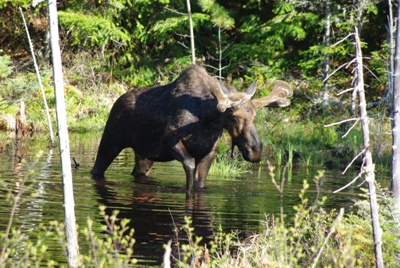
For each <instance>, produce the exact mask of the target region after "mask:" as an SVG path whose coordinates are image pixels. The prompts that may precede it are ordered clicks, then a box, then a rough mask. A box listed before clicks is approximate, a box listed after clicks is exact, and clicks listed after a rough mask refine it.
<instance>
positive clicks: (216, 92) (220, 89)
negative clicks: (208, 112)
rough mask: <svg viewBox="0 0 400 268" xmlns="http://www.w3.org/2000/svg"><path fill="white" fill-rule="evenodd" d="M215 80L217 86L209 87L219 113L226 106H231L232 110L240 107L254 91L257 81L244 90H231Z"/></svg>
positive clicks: (223, 110) (226, 107)
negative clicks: (216, 102)
mask: <svg viewBox="0 0 400 268" xmlns="http://www.w3.org/2000/svg"><path fill="white" fill-rule="evenodd" d="M217 81H218V83H217V86H215V87H211V94H212V95H213V96H214V98H216V99H217V101H218V105H217V109H218V111H220V112H221V113H223V112H225V110H226V109H228V108H233V109H234V110H238V109H240V108H241V107H242V106H243V105H244V104H245V103H246V102H247V101H249V100H250V99H251V97H253V95H254V93H255V92H256V85H257V82H254V83H253V84H251V85H250V87H249V88H248V89H247V90H246V92H232V91H231V90H229V89H228V88H226V87H225V85H224V84H223V83H222V82H221V81H219V80H217Z"/></svg>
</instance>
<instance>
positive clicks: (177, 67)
mask: <svg viewBox="0 0 400 268" xmlns="http://www.w3.org/2000/svg"><path fill="white" fill-rule="evenodd" d="M18 7H24V9H23V10H24V16H25V17H26V19H27V22H28V28H29V32H30V35H31V39H32V43H33V47H34V52H35V55H36V57H37V60H38V63H39V66H40V69H41V76H42V79H43V83H44V87H45V92H46V96H47V98H48V102H49V105H50V107H54V104H55V99H54V93H53V88H52V84H51V71H50V70H51V69H50V66H51V62H50V47H49V38H48V23H47V7H46V3H44V2H42V3H39V4H38V5H36V6H35V7H34V6H33V5H31V1H25V0H24V1H21V0H12V1H9V0H1V1H0V11H1V12H0V53H1V54H0V79H1V80H0V88H1V90H0V109H1V113H0V129H9V130H10V129H13V128H14V126H15V121H14V118H15V114H16V113H17V112H18V110H19V109H20V103H21V101H24V103H25V104H26V111H27V112H26V114H27V125H30V128H31V130H33V131H46V129H47V126H46V123H45V120H43V118H44V114H43V111H44V108H43V104H42V103H43V102H42V101H41V100H40V99H41V97H40V92H39V90H38V84H37V79H36V76H35V74H34V65H33V61H32V57H31V56H30V51H29V42H28V39H27V37H26V33H25V29H24V26H23V24H22V18H21V14H20V13H19V10H18ZM58 9H59V23H60V39H61V47H62V56H63V65H64V73H65V74H64V76H65V80H66V81H65V84H66V86H65V91H66V98H67V100H66V101H67V107H68V111H69V117H68V123H69V129H70V130H71V131H90V130H96V129H101V128H102V127H103V126H104V124H105V120H106V118H107V114H108V112H109V109H110V107H111V105H112V103H113V101H114V100H115V99H116V98H117V97H118V96H119V95H120V94H122V93H123V92H125V91H127V90H130V89H132V88H138V87H144V86H151V85H158V84H166V83H169V82H171V81H172V80H173V79H175V78H176V77H177V76H178V75H179V74H180V72H181V71H182V70H183V69H184V68H186V67H187V66H188V65H189V64H190V63H191V58H190V38H189V24H188V19H187V14H186V12H187V9H186V4H185V3H184V1H169V0H158V1H150V0H148V1H147V0H140V1H130V0H110V1H88V0H86V1H60V2H59V4H58ZM192 12H193V27H194V32H195V48H196V56H197V62H198V63H202V64H204V65H205V66H206V67H207V69H208V71H209V72H210V73H212V74H215V75H218V76H221V77H222V78H223V79H225V82H226V83H227V84H230V85H232V86H234V87H236V88H238V89H239V90H241V89H242V88H245V87H246V86H248V85H249V84H250V83H252V82H253V81H254V80H256V79H257V81H258V91H257V94H258V95H266V94H268V92H269V90H270V89H271V85H272V84H273V81H274V80H276V79H283V80H286V81H288V82H290V83H291V84H292V86H293V87H294V88H295V96H294V99H293V102H292V105H291V106H290V108H289V109H286V110H285V111H283V112H282V114H283V115H282V116H281V117H278V118H277V117H276V113H275V112H271V113H268V112H265V113H264V114H262V116H261V118H259V119H258V121H263V122H264V123H266V122H269V123H270V124H271V125H272V126H273V127H269V128H268V127H267V129H270V130H271V131H270V132H272V133H277V134H279V135H285V130H282V129H280V128H279V126H280V125H282V124H280V123H283V122H284V121H285V120H286V121H287V120H288V118H290V121H291V122H292V123H293V122H296V123H298V126H299V127H298V128H294V129H298V132H302V135H301V136H303V137H305V138H304V139H303V141H302V142H301V144H302V145H296V146H297V147H299V146H300V147H302V148H295V151H297V152H299V153H300V154H301V153H302V152H301V151H303V154H302V159H303V160H304V161H306V162H307V161H308V162H310V156H309V155H308V152H309V151H321V150H323V149H326V150H325V151H324V153H326V152H328V154H334V155H333V156H334V157H335V158H336V159H341V158H343V157H344V156H345V158H346V159H351V158H352V157H353V156H354V153H358V147H359V145H360V144H361V138H357V137H358V136H357V135H356V136H355V138H353V139H352V140H351V141H349V143H348V144H346V141H343V140H341V135H343V133H345V130H346V129H345V128H344V127H337V128H331V129H329V128H324V127H323V126H324V125H326V124H327V123H332V122H333V121H338V120H340V119H343V118H348V117H350V116H351V115H352V114H354V113H356V112H357V111H356V108H355V107H356V106H355V102H356V98H355V96H354V94H353V95H352V94H341V95H338V93H340V92H342V91H343V90H345V89H347V88H350V87H351V84H352V79H353V67H352V66H345V68H341V69H339V70H338V71H336V69H337V68H338V67H339V66H343V64H346V63H347V62H349V61H350V60H352V59H353V58H354V54H355V50H354V44H353V40H352V39H351V38H349V39H346V40H345V41H343V42H340V43H338V44H336V45H334V46H332V44H335V43H336V42H338V41H340V40H342V39H343V38H344V37H345V36H347V35H348V34H349V33H352V32H353V31H354V27H355V26H357V27H358V28H359V31H360V36H361V40H362V41H363V47H362V49H363V55H364V57H365V63H364V64H365V68H366V70H368V71H367V72H366V77H365V84H366V85H368V88H367V89H366V94H367V101H368V103H369V108H370V109H369V111H370V113H371V115H370V116H371V118H372V119H373V120H374V119H376V120H378V121H377V122H378V123H377V124H372V125H374V126H376V127H377V128H376V129H373V130H372V131H373V133H374V136H375V137H376V139H373V144H374V152H375V155H376V156H378V162H381V163H383V164H385V163H387V164H389V159H390V154H391V148H390V146H391V142H390V139H391V135H390V120H389V117H388V112H389V106H390V105H389V102H390V101H389V99H388V93H389V92H388V90H387V83H388V71H387V67H388V64H389V61H388V57H389V53H390V49H389V48H390V46H389V45H390V43H389V42H388V41H389V39H388V20H387V16H388V2H387V1H383V0H351V1H350V0H344V1H343V0H321V1H297V0H287V1H260V0H250V1H215V0H201V1H193V3H192ZM330 73H334V75H332V76H330V77H329V79H327V78H328V75H329V74H330ZM53 118H55V116H53ZM278 123H279V124H278ZM310 124H311V125H312V127H310ZM275 125H277V126H275ZM283 125H284V124H283ZM294 129H292V132H293V136H296V135H297V134H298V133H296V132H295V131H293V130H294ZM386 130H387V131H386ZM286 132H287V131H286ZM354 133H356V134H357V128H356V129H355V132H354ZM271 136H273V135H271ZM280 140H282V139H276V140H274V139H273V137H271V141H270V143H271V144H277V145H279V144H280V143H282V141H280ZM291 144H292V145H291V146H292V147H293V144H296V142H295V141H291ZM297 144H298V142H297ZM287 146H288V144H287V143H286V144H284V145H283V147H282V148H283V149H282V150H283V151H284V150H286V151H287V148H286V149H285V148H284V147H287ZM310 146H311V148H310ZM334 147H335V148H334ZM313 148H319V149H316V150H313ZM332 149H335V150H334V152H332ZM382 157H383V160H382V161H380V160H379V159H382ZM316 159H321V155H318V156H317V158H316ZM320 161H321V160H320ZM314 164H315V163H314ZM325 164H326V163H325Z"/></svg>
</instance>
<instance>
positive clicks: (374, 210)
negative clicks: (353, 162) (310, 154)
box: [354, 28, 383, 268]
mask: <svg viewBox="0 0 400 268" xmlns="http://www.w3.org/2000/svg"><path fill="white" fill-rule="evenodd" d="M355 41H356V68H357V82H356V83H357V84H356V87H355V90H354V91H356V92H358V98H359V101H360V105H359V109H360V120H361V129H362V135H363V140H364V148H365V151H364V161H365V166H364V173H365V180H366V181H367V183H368V188H369V202H370V209H371V220H372V230H373V235H374V248H375V258H376V267H379V268H381V267H383V257H382V242H381V237H382V230H381V228H380V225H379V207H378V201H377V198H376V189H375V173H374V172H375V166H374V163H373V162H372V154H371V150H370V141H369V135H370V132H369V125H368V124H369V122H368V121H369V119H368V114H367V102H366V100H365V91H364V72H363V61H362V52H361V45H360V39H359V36H358V30H357V28H355Z"/></svg>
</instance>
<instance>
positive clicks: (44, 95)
mask: <svg viewBox="0 0 400 268" xmlns="http://www.w3.org/2000/svg"><path fill="white" fill-rule="evenodd" d="M19 12H20V13H21V17H22V21H23V23H24V26H25V31H26V36H27V37H28V42H29V48H30V50H31V55H32V59H33V65H34V66H35V71H36V76H37V79H38V83H39V88H40V92H41V93H42V98H43V104H44V108H45V112H46V118H47V124H48V126H49V133H50V142H51V147H53V146H54V134H53V127H52V125H51V117H50V112H49V106H48V105H47V100H46V94H45V93H44V88H43V84H42V78H41V77H40V72H39V67H38V64H37V62H36V56H35V52H34V50H33V45H32V40H31V36H30V34H29V30H28V26H27V25H26V21H25V17H24V13H23V12H22V8H21V7H20V8H19Z"/></svg>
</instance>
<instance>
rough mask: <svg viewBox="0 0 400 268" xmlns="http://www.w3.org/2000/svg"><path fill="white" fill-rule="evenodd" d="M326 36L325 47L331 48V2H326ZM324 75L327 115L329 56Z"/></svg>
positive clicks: (323, 92)
mask: <svg viewBox="0 0 400 268" xmlns="http://www.w3.org/2000/svg"><path fill="white" fill-rule="evenodd" d="M325 5H326V6H325V20H326V21H325V34H324V39H323V44H324V46H329V39H330V35H331V33H330V32H331V9H330V1H329V0H326V1H325ZM322 73H323V75H324V80H323V81H324V86H323V91H322V109H323V112H324V113H326V111H327V110H328V105H329V81H328V75H329V56H328V54H325V55H324V62H323V69H322Z"/></svg>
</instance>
